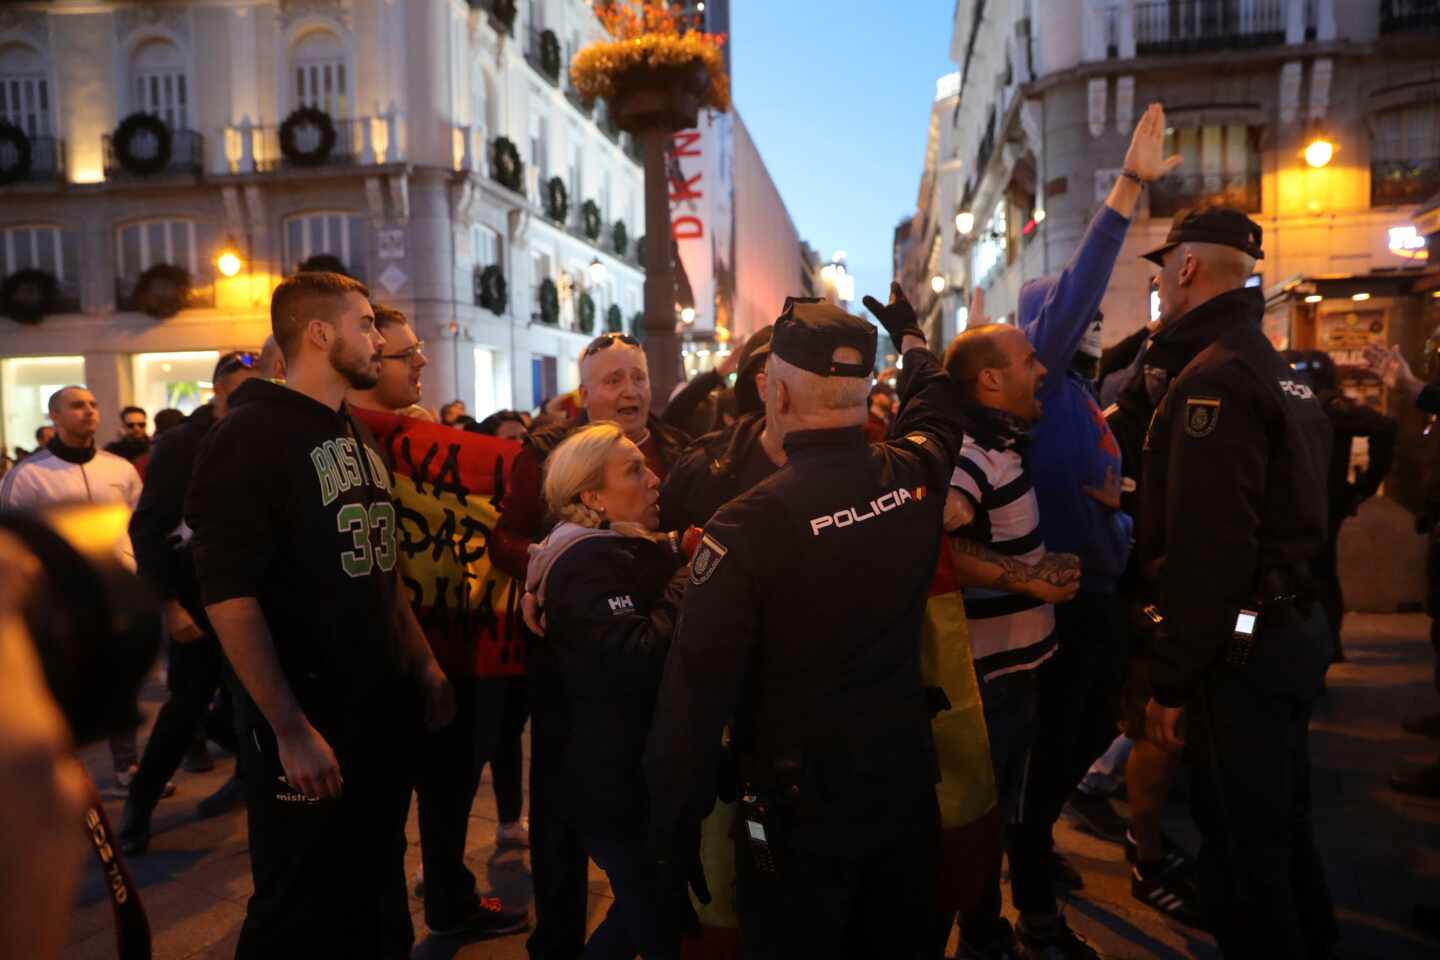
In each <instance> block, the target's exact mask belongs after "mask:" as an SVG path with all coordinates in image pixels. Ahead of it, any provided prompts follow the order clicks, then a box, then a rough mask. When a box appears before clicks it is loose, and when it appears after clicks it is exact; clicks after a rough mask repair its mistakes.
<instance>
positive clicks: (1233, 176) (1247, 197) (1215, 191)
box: [1150, 172, 1260, 217]
mask: <svg viewBox="0 0 1440 960" xmlns="http://www.w3.org/2000/svg"><path fill="white" fill-rule="evenodd" d="M1202 206H1226V207H1234V208H1235V209H1237V210H1244V211H1245V212H1246V213H1259V212H1260V174H1259V173H1258V172H1257V173H1189V174H1172V175H1171V176H1168V177H1163V178H1161V179H1160V180H1156V181H1155V182H1154V183H1153V184H1152V185H1151V186H1150V215H1151V216H1152V217H1173V216H1174V215H1175V214H1176V213H1177V212H1178V211H1180V210H1183V209H1185V208H1186V207H1202Z"/></svg>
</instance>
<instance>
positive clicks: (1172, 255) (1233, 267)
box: [1139, 208, 1337, 960]
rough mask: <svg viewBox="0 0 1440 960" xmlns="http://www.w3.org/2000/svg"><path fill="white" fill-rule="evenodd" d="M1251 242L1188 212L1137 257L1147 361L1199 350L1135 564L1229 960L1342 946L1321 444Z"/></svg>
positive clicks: (1158, 697)
mask: <svg viewBox="0 0 1440 960" xmlns="http://www.w3.org/2000/svg"><path fill="white" fill-rule="evenodd" d="M1261 237H1262V233H1261V229H1260V227H1259V226H1258V225H1257V224H1255V223H1254V222H1252V221H1251V220H1250V219H1249V218H1248V217H1246V216H1245V215H1244V214H1243V213H1241V212H1239V211H1237V210H1231V209H1226V208H1210V209H1206V210H1196V211H1185V212H1183V213H1181V214H1178V215H1177V216H1176V217H1175V222H1174V225H1173V226H1172V227H1171V229H1170V234H1169V236H1168V237H1166V241H1165V243H1164V244H1163V245H1162V246H1161V247H1159V248H1158V249H1156V250H1154V251H1152V252H1151V253H1148V254H1146V255H1145V256H1146V258H1147V259H1149V260H1151V261H1152V262H1154V263H1157V264H1159V265H1160V275H1159V283H1158V285H1159V291H1160V309H1161V314H1162V316H1161V320H1162V323H1163V325H1164V326H1163V328H1162V330H1161V331H1160V333H1158V334H1157V335H1156V337H1155V348H1157V349H1163V350H1175V351H1180V352H1186V353H1189V354H1191V355H1192V358H1191V359H1190V360H1189V361H1188V363H1186V364H1185V365H1184V366H1183V367H1182V368H1181V369H1180V373H1179V375H1178V376H1176V377H1175V379H1174V380H1173V381H1172V382H1171V383H1170V385H1169V389H1168V391H1167V392H1166V394H1165V397H1164V399H1163V400H1161V401H1160V405H1159V408H1158V409H1157V411H1156V414H1155V418H1154V420H1153V422H1152V423H1151V426H1150V431H1149V434H1148V436H1147V437H1146V440H1145V453H1144V477H1143V482H1142V483H1141V490H1140V494H1141V506H1140V524H1139V526H1140V530H1141V534H1140V536H1141V542H1140V550H1141V559H1142V561H1143V562H1144V564H1145V568H1146V569H1147V570H1150V571H1152V575H1153V576H1154V577H1155V578H1156V581H1157V582H1156V591H1157V596H1158V598H1159V608H1160V611H1161V613H1162V614H1163V617H1164V622H1163V624H1162V625H1161V627H1160V631H1159V635H1158V636H1157V637H1156V639H1155V641H1154V642H1153V644H1152V649H1151V659H1150V680H1151V684H1152V687H1153V691H1154V692H1153V698H1152V699H1151V701H1150V703H1149V705H1148V706H1147V707H1146V722H1147V727H1148V731H1149V734H1150V737H1151V739H1152V740H1153V742H1155V743H1157V744H1159V745H1160V746H1162V747H1165V748H1167V749H1171V750H1175V749H1179V748H1180V747H1181V746H1182V745H1183V746H1184V747H1186V750H1185V759H1186V762H1187V763H1188V764H1189V766H1190V770H1191V776H1192V779H1193V783H1194V786H1193V789H1192V795H1191V800H1192V812H1193V815H1194V817H1195V821H1196V824H1197V825H1198V826H1199V828H1200V832H1201V837H1202V847H1201V851H1200V889H1201V895H1202V899H1203V900H1204V902H1205V906H1206V909H1207V911H1208V912H1209V915H1210V921H1211V924H1212V927H1213V929H1214V932H1215V936H1216V939H1217V940H1218V942H1219V944H1220V947H1221V949H1222V950H1223V951H1224V953H1225V956H1226V957H1227V958H1230V960H1236V958H1241V957H1265V958H1280V957H1324V956H1329V955H1330V954H1331V951H1332V949H1333V946H1334V943H1335V941H1336V939H1337V931H1336V927H1335V916H1334V910H1333V908H1332V906H1331V903H1330V896H1329V892H1328V890H1327V888H1326V884H1325V872H1324V868H1323V866H1322V865H1321V863H1320V858H1319V854H1318V852H1317V851H1316V849H1315V838H1314V831H1313V826H1312V824H1311V820H1310V788H1309V777H1310V765H1309V750H1308V743H1307V736H1308V733H1307V731H1308V726H1309V719H1310V707H1311V704H1312V702H1313V700H1314V698H1315V697H1316V696H1317V695H1318V694H1319V692H1320V689H1321V681H1322V678H1323V677H1324V673H1325V668H1326V665H1327V664H1328V663H1329V660H1330V653H1331V649H1330V641H1329V638H1328V636H1327V628H1326V625H1325V618H1324V614H1323V612H1322V611H1321V610H1320V607H1319V604H1318V603H1316V602H1315V600H1314V597H1313V588H1312V585H1311V584H1310V582H1309V577H1308V572H1307V571H1308V569H1309V565H1310V563H1311V561H1312V560H1313V558H1314V557H1315V555H1316V553H1317V552H1318V551H1319V550H1320V548H1321V546H1322V544H1323V543H1324V540H1325V535H1326V526H1327V523H1326V520H1327V518H1326V514H1327V504H1326V490H1325V486H1326V471H1327V469H1328V465H1329V462H1330V438H1331V429H1330V425H1329V423H1328V421H1327V420H1326V417H1325V412H1324V410H1323V409H1322V408H1321V406H1320V403H1319V402H1318V400H1317V399H1316V397H1315V395H1314V392H1313V391H1312V390H1311V389H1310V387H1309V386H1307V385H1306V384H1304V383H1302V382H1300V381H1299V380H1298V379H1297V378H1296V375H1295V372H1294V371H1293V370H1292V369H1291V368H1290V367H1289V366H1288V365H1287V364H1286V363H1285V362H1284V361H1283V360H1282V359H1281V358H1280V356H1279V354H1277V353H1276V351H1275V349H1274V347H1272V346H1271V344H1270V341H1269V340H1268V339H1267V338H1266V336H1265V334H1264V331H1263V330H1262V328H1261V320H1262V318H1263V315H1264V312H1265V301H1264V297H1263V296H1262V294H1261V293H1260V291H1259V290H1258V289H1251V288H1247V287H1245V281H1246V279H1247V278H1248V277H1249V276H1250V274H1251V272H1252V271H1253V270H1254V268H1255V261H1256V260H1258V259H1260V258H1261V257H1262V256H1263V255H1264V254H1263V253H1262V251H1261ZM1182 717H1183V723H1182Z"/></svg>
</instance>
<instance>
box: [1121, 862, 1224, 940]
mask: <svg viewBox="0 0 1440 960" xmlns="http://www.w3.org/2000/svg"><path fill="white" fill-rule="evenodd" d="M1193 877H1194V866H1193V864H1192V863H1191V862H1190V859H1189V858H1188V857H1185V856H1183V855H1181V854H1170V855H1169V856H1167V857H1166V858H1165V859H1164V860H1161V861H1160V862H1159V863H1155V864H1140V863H1137V864H1135V865H1134V866H1133V867H1131V868H1130V893H1131V895H1132V896H1134V898H1135V899H1136V900H1139V901H1140V902H1141V903H1143V904H1145V906H1147V907H1149V908H1150V909H1152V910H1155V911H1156V912H1158V913H1159V914H1160V915H1161V916H1164V917H1166V918H1168V919H1170V920H1174V921H1175V922H1176V923H1183V924H1184V925H1185V926H1187V927H1195V928H1196V929H1198V930H1208V929H1209V926H1208V924H1207V923H1206V921H1205V914H1204V912H1203V911H1202V910H1201V908H1200V894H1199V891H1197V890H1196V889H1195V882H1194V880H1193V879H1192V878H1193Z"/></svg>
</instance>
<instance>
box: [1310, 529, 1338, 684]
mask: <svg viewBox="0 0 1440 960" xmlns="http://www.w3.org/2000/svg"><path fill="white" fill-rule="evenodd" d="M1342 519H1343V518H1342ZM1310 577H1311V580H1312V581H1313V582H1314V584H1315V599H1316V600H1317V601H1319V604H1320V609H1321V610H1322V611H1323V612H1324V614H1325V620H1326V622H1327V624H1328V625H1329V629H1330V640H1331V643H1332V644H1333V645H1334V653H1335V654H1336V655H1337V656H1338V655H1339V654H1340V653H1341V652H1342V648H1341V646H1340V626H1341V623H1342V622H1343V620H1344V619H1345V593H1344V591H1343V590H1342V589H1341V587H1340V525H1339V524H1338V523H1337V524H1334V525H1332V526H1331V528H1330V536H1329V537H1328V538H1327V539H1326V540H1325V545H1324V546H1323V547H1321V548H1320V552H1319V553H1317V554H1316V555H1315V559H1313V560H1312V561H1310Z"/></svg>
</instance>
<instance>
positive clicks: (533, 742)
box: [525, 660, 589, 960]
mask: <svg viewBox="0 0 1440 960" xmlns="http://www.w3.org/2000/svg"><path fill="white" fill-rule="evenodd" d="M530 707H531V719H530V873H531V878H532V881H533V884H534V888H535V929H534V930H533V931H532V932H531V934H530V939H529V940H527V941H526V942H525V947H526V949H527V950H529V952H530V956H531V957H532V958H533V960H575V958H576V957H579V956H580V954H581V951H582V949H583V948H584V946H585V919H586V900H587V898H588V896H589V886H588V870H589V864H588V857H587V856H586V854H585V846H584V844H583V842H582V841H581V838H580V832H579V828H578V827H577V825H576V823H575V821H574V819H573V817H571V816H570V814H569V812H568V810H567V808H566V804H567V801H572V800H573V799H574V798H572V797H567V796H565V794H564V788H565V783H564V777H563V766H562V764H563V762H564V756H565V741H566V738H567V737H568V736H569V732H570V707H569V703H568V702H567V699H566V695H565V682H564V679H563V678H562V677H561V676H560V674H559V673H558V672H556V671H554V670H552V669H549V668H548V667H545V666H543V665H541V664H539V663H536V662H535V661H533V660H532V661H531V671H530Z"/></svg>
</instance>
